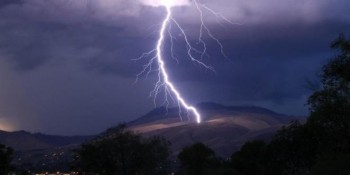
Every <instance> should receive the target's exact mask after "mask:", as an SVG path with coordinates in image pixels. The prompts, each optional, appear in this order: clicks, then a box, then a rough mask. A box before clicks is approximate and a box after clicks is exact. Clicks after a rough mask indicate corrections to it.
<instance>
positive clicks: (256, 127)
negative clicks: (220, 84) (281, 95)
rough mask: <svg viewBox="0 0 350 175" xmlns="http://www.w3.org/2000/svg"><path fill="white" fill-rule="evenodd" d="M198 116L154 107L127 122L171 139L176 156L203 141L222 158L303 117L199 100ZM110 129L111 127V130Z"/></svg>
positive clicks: (141, 130) (133, 127) (135, 128)
mask: <svg viewBox="0 0 350 175" xmlns="http://www.w3.org/2000/svg"><path fill="white" fill-rule="evenodd" d="M196 107H197V108H198V109H199V110H200V112H201V114H202V116H203V121H202V123H201V124H196V123H195V122H193V121H192V122H191V121H188V118H187V116H186V115H183V120H181V119H180V117H179V110H178V108H170V109H166V108H164V107H161V108H156V109H154V110H152V111H150V112H149V113H147V114H146V115H144V116H142V117H140V118H138V119H136V120H134V121H132V122H130V123H128V126H129V128H130V129H131V130H133V131H135V132H137V133H141V134H142V135H144V136H153V135H161V136H164V137H165V138H167V139H168V140H170V141H171V142H172V151H173V155H174V156H176V155H177V153H179V151H181V149H182V148H183V147H185V146H188V145H191V144H193V143H195V142H203V143H204V144H206V145H208V146H209V147H211V148H212V149H214V150H215V151H216V153H217V154H218V155H220V156H222V157H227V156H229V155H231V154H232V153H233V152H235V151H237V150H239V149H240V147H241V146H242V145H243V144H244V143H245V142H246V141H248V140H254V139H263V140H270V139H271V137H272V136H273V135H274V134H275V133H276V131H277V130H278V129H280V128H281V127H282V126H284V125H288V124H289V123H290V122H291V121H292V120H304V118H303V117H295V116H288V115H284V114H279V113H276V112H274V111H271V110H268V109H265V108H261V107H256V106H225V105H221V104H218V103H212V102H207V103H201V104H198V105H197V106H196ZM111 131H113V130H111Z"/></svg>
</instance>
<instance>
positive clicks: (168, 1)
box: [141, 0, 190, 7]
mask: <svg viewBox="0 0 350 175" xmlns="http://www.w3.org/2000/svg"><path fill="white" fill-rule="evenodd" d="M141 3H142V4H143V5H148V6H154V7H159V6H167V7H173V6H186V5H190V1H189V0H141Z"/></svg>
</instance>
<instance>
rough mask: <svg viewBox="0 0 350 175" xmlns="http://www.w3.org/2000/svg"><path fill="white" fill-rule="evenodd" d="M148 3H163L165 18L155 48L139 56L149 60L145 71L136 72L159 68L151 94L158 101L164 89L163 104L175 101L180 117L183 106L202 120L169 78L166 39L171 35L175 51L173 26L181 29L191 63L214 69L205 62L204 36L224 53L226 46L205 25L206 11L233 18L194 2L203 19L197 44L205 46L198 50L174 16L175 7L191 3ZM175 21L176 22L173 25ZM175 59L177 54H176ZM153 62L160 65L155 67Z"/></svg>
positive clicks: (155, 0) (153, 1)
mask: <svg viewBox="0 0 350 175" xmlns="http://www.w3.org/2000/svg"><path fill="white" fill-rule="evenodd" d="M148 3H149V5H153V6H162V7H164V8H165V10H166V15H165V18H164V20H163V22H162V24H161V28H160V30H159V35H158V40H157V43H156V47H155V49H153V50H151V51H149V52H146V53H144V54H142V55H141V57H139V58H138V59H149V61H148V63H147V64H146V65H144V67H143V70H142V71H141V72H140V73H139V74H138V75H137V79H138V78H139V77H141V76H143V75H148V74H150V73H151V72H153V71H157V73H158V81H157V82H156V84H155V87H154V89H153V91H152V92H151V95H152V96H154V102H155V103H156V99H157V96H158V95H159V94H160V93H161V92H162V93H164V97H165V98H164V104H165V105H166V106H168V105H169V104H170V100H172V101H174V102H175V103H177V104H178V106H179V117H180V118H181V120H182V116H181V115H182V113H183V111H182V109H184V110H186V111H185V112H186V113H187V114H192V116H194V117H195V120H196V122H197V123H200V122H201V120H202V117H201V114H200V112H199V111H198V110H197V109H196V108H195V107H194V106H192V105H191V104H189V103H188V102H187V100H186V99H185V98H184V97H183V96H182V95H181V93H180V92H179V90H178V89H177V87H176V86H175V84H174V83H173V82H172V81H171V77H169V74H168V70H167V66H168V65H166V62H165V60H166V59H165V58H164V57H165V55H166V54H165V53H164V47H165V41H166V40H165V38H166V36H167V34H168V35H170V39H171V49H170V50H171V52H173V51H174V49H173V48H172V47H173V40H174V37H173V35H172V34H171V30H170V26H175V27H177V28H178V29H179V31H180V33H181V35H182V39H183V40H184V41H185V43H186V48H187V52H186V53H187V56H186V57H187V58H189V59H190V60H191V61H192V62H194V63H196V64H198V65H200V66H202V67H204V68H206V69H209V70H211V71H214V69H213V68H212V67H210V66H208V65H206V64H205V63H204V62H203V61H202V60H203V59H202V58H203V57H204V55H206V54H207V53H206V52H207V44H206V42H205V38H204V36H208V37H209V39H211V40H213V41H215V42H216V43H217V44H218V45H219V46H220V48H221V50H220V52H221V54H222V55H223V56H225V54H224V51H223V45H222V44H221V43H220V41H219V39H217V38H216V37H215V36H214V35H213V34H212V32H211V31H210V30H209V28H208V27H207V26H206V25H205V21H204V11H206V12H209V13H210V14H212V15H214V16H215V17H216V18H220V19H222V20H224V21H226V22H228V23H231V24H233V23H232V22H231V21H230V20H228V19H227V18H225V17H224V16H223V15H221V14H220V13H218V12H216V11H214V10H212V9H210V8H209V7H208V6H206V5H204V4H201V3H199V2H198V1H197V0H193V1H192V5H194V6H195V8H196V9H197V11H198V13H199V16H200V18H199V21H200V28H199V38H198V41H197V42H198V43H200V44H201V45H202V49H198V48H195V47H193V46H192V44H191V41H190V37H189V36H188V35H187V33H186V32H185V30H184V29H183V27H181V25H180V23H179V22H177V21H176V20H175V18H174V17H173V13H172V9H173V8H175V6H189V5H191V4H190V2H188V1H187V0H149V1H148ZM171 24H173V25H171ZM171 55H174V53H171ZM195 55H201V56H200V57H199V58H196V56H195ZM174 58H175V57H174ZM154 65H157V66H156V67H155V66H154Z"/></svg>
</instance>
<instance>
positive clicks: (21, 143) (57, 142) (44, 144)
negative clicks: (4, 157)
mask: <svg viewBox="0 0 350 175" xmlns="http://www.w3.org/2000/svg"><path fill="white" fill-rule="evenodd" d="M91 138H92V136H55V135H45V134H41V133H36V134H32V133H30V132H26V131H16V132H6V131H0V143H1V144H4V145H7V146H10V147H11V148H13V149H14V150H16V151H27V150H40V149H50V148H54V147H63V146H68V145H76V144H81V143H82V142H84V141H86V140H89V139H91Z"/></svg>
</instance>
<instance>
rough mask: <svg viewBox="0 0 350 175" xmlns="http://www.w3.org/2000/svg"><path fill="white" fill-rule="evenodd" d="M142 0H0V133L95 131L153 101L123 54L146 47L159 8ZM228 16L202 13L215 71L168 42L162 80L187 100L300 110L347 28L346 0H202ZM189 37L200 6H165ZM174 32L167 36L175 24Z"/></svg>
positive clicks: (148, 85) (150, 81) (148, 84)
mask: <svg viewBox="0 0 350 175" xmlns="http://www.w3.org/2000/svg"><path fill="white" fill-rule="evenodd" d="M141 1H144V0H132V1H131V0H50V1H48V0H1V1H0V32H1V35H0V129H7V130H20V129H23V130H29V131H32V132H44V133H50V134H65V135H72V134H95V133H98V132H101V131H103V130H104V129H106V128H107V127H110V126H113V125H116V124H117V123H119V122H121V121H129V120H133V119H135V118H137V117H140V116H141V115H143V114H145V113H146V112H148V111H149V110H151V109H152V108H153V107H154V104H153V99H152V98H150V97H149V92H150V91H151V90H152V86H153V85H154V83H155V78H156V74H151V75H150V76H149V77H148V78H147V79H141V80H140V81H139V82H138V83H136V84H133V83H134V81H135V77H136V75H137V73H138V72H140V71H141V70H142V66H143V63H144V61H139V62H135V61H132V59H134V58H137V57H138V56H140V55H141V54H142V53H143V52H144V51H148V50H150V49H151V48H152V47H154V46H155V44H156V36H157V30H158V29H159V27H160V26H159V25H160V23H161V20H162V18H163V17H164V15H165V13H164V9H163V8H160V7H158V8H157V7H151V6H144V5H142V4H143V3H142V2H141ZM201 2H202V3H204V4H206V5H207V6H208V7H210V8H212V9H214V10H216V11H218V12H221V13H222V14H223V15H224V16H226V17H227V18H228V19H230V20H231V21H233V22H237V23H240V24H241V25H231V24H228V23H225V22H224V21H222V20H221V21H220V20H219V21H217V19H216V18H215V17H213V16H212V15H210V14H209V13H205V17H206V19H207V20H206V24H207V26H208V27H209V28H210V29H211V30H212V33H213V34H214V35H215V36H216V37H217V38H218V39H220V40H221V42H222V44H223V45H224V48H225V52H226V54H227V56H228V59H225V58H223V56H222V55H221V54H220V50H219V48H218V47H217V45H216V44H215V42H213V41H212V40H210V39H209V38H206V41H207V42H208V46H209V49H208V53H209V55H210V58H206V59H205V60H204V62H206V63H207V64H208V65H211V66H213V67H214V68H215V70H216V73H212V72H210V71H206V70H204V69H203V68H201V67H199V66H198V65H195V64H193V63H190V62H189V61H187V59H186V58H185V57H184V51H183V50H182V49H183V43H182V42H181V41H178V42H176V43H175V45H176V51H177V56H178V57H179V58H180V59H179V61H180V62H179V64H177V63H176V62H175V61H174V60H171V59H169V60H167V66H168V68H169V70H170V75H171V78H172V80H174V82H175V83H176V85H177V86H178V88H179V90H180V91H181V92H182V93H183V96H185V97H186V99H187V100H188V101H189V102H191V103H194V104H196V103H199V102H203V101H214V102H219V103H223V104H227V105H258V106H262V107H267V108H270V109H272V110H275V111H277V112H281V113H286V114H290V115H307V107H306V106H305V103H306V99H307V97H308V96H309V95H310V93H311V90H309V89H308V88H307V80H311V81H315V80H317V74H319V73H320V68H321V66H322V65H323V64H325V63H326V62H327V60H329V59H330V58H331V57H332V56H333V55H334V52H333V51H332V50H330V49H329V45H330V43H331V41H332V40H334V39H335V38H336V37H337V36H338V34H339V33H341V32H343V33H349V30H350V12H349V10H348V7H350V1H349V0H265V1H261V0H250V1H241V0H240V1H238V0H215V1H214V0H202V1H201ZM174 17H175V18H176V19H177V20H178V21H179V23H181V25H182V26H183V27H184V28H185V30H186V32H188V33H189V36H190V39H191V40H192V41H193V43H196V36H198V28H199V21H198V17H199V16H198V12H196V11H195V9H194V7H193V6H183V7H177V8H176V9H174ZM174 32H175V33H176V31H174Z"/></svg>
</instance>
